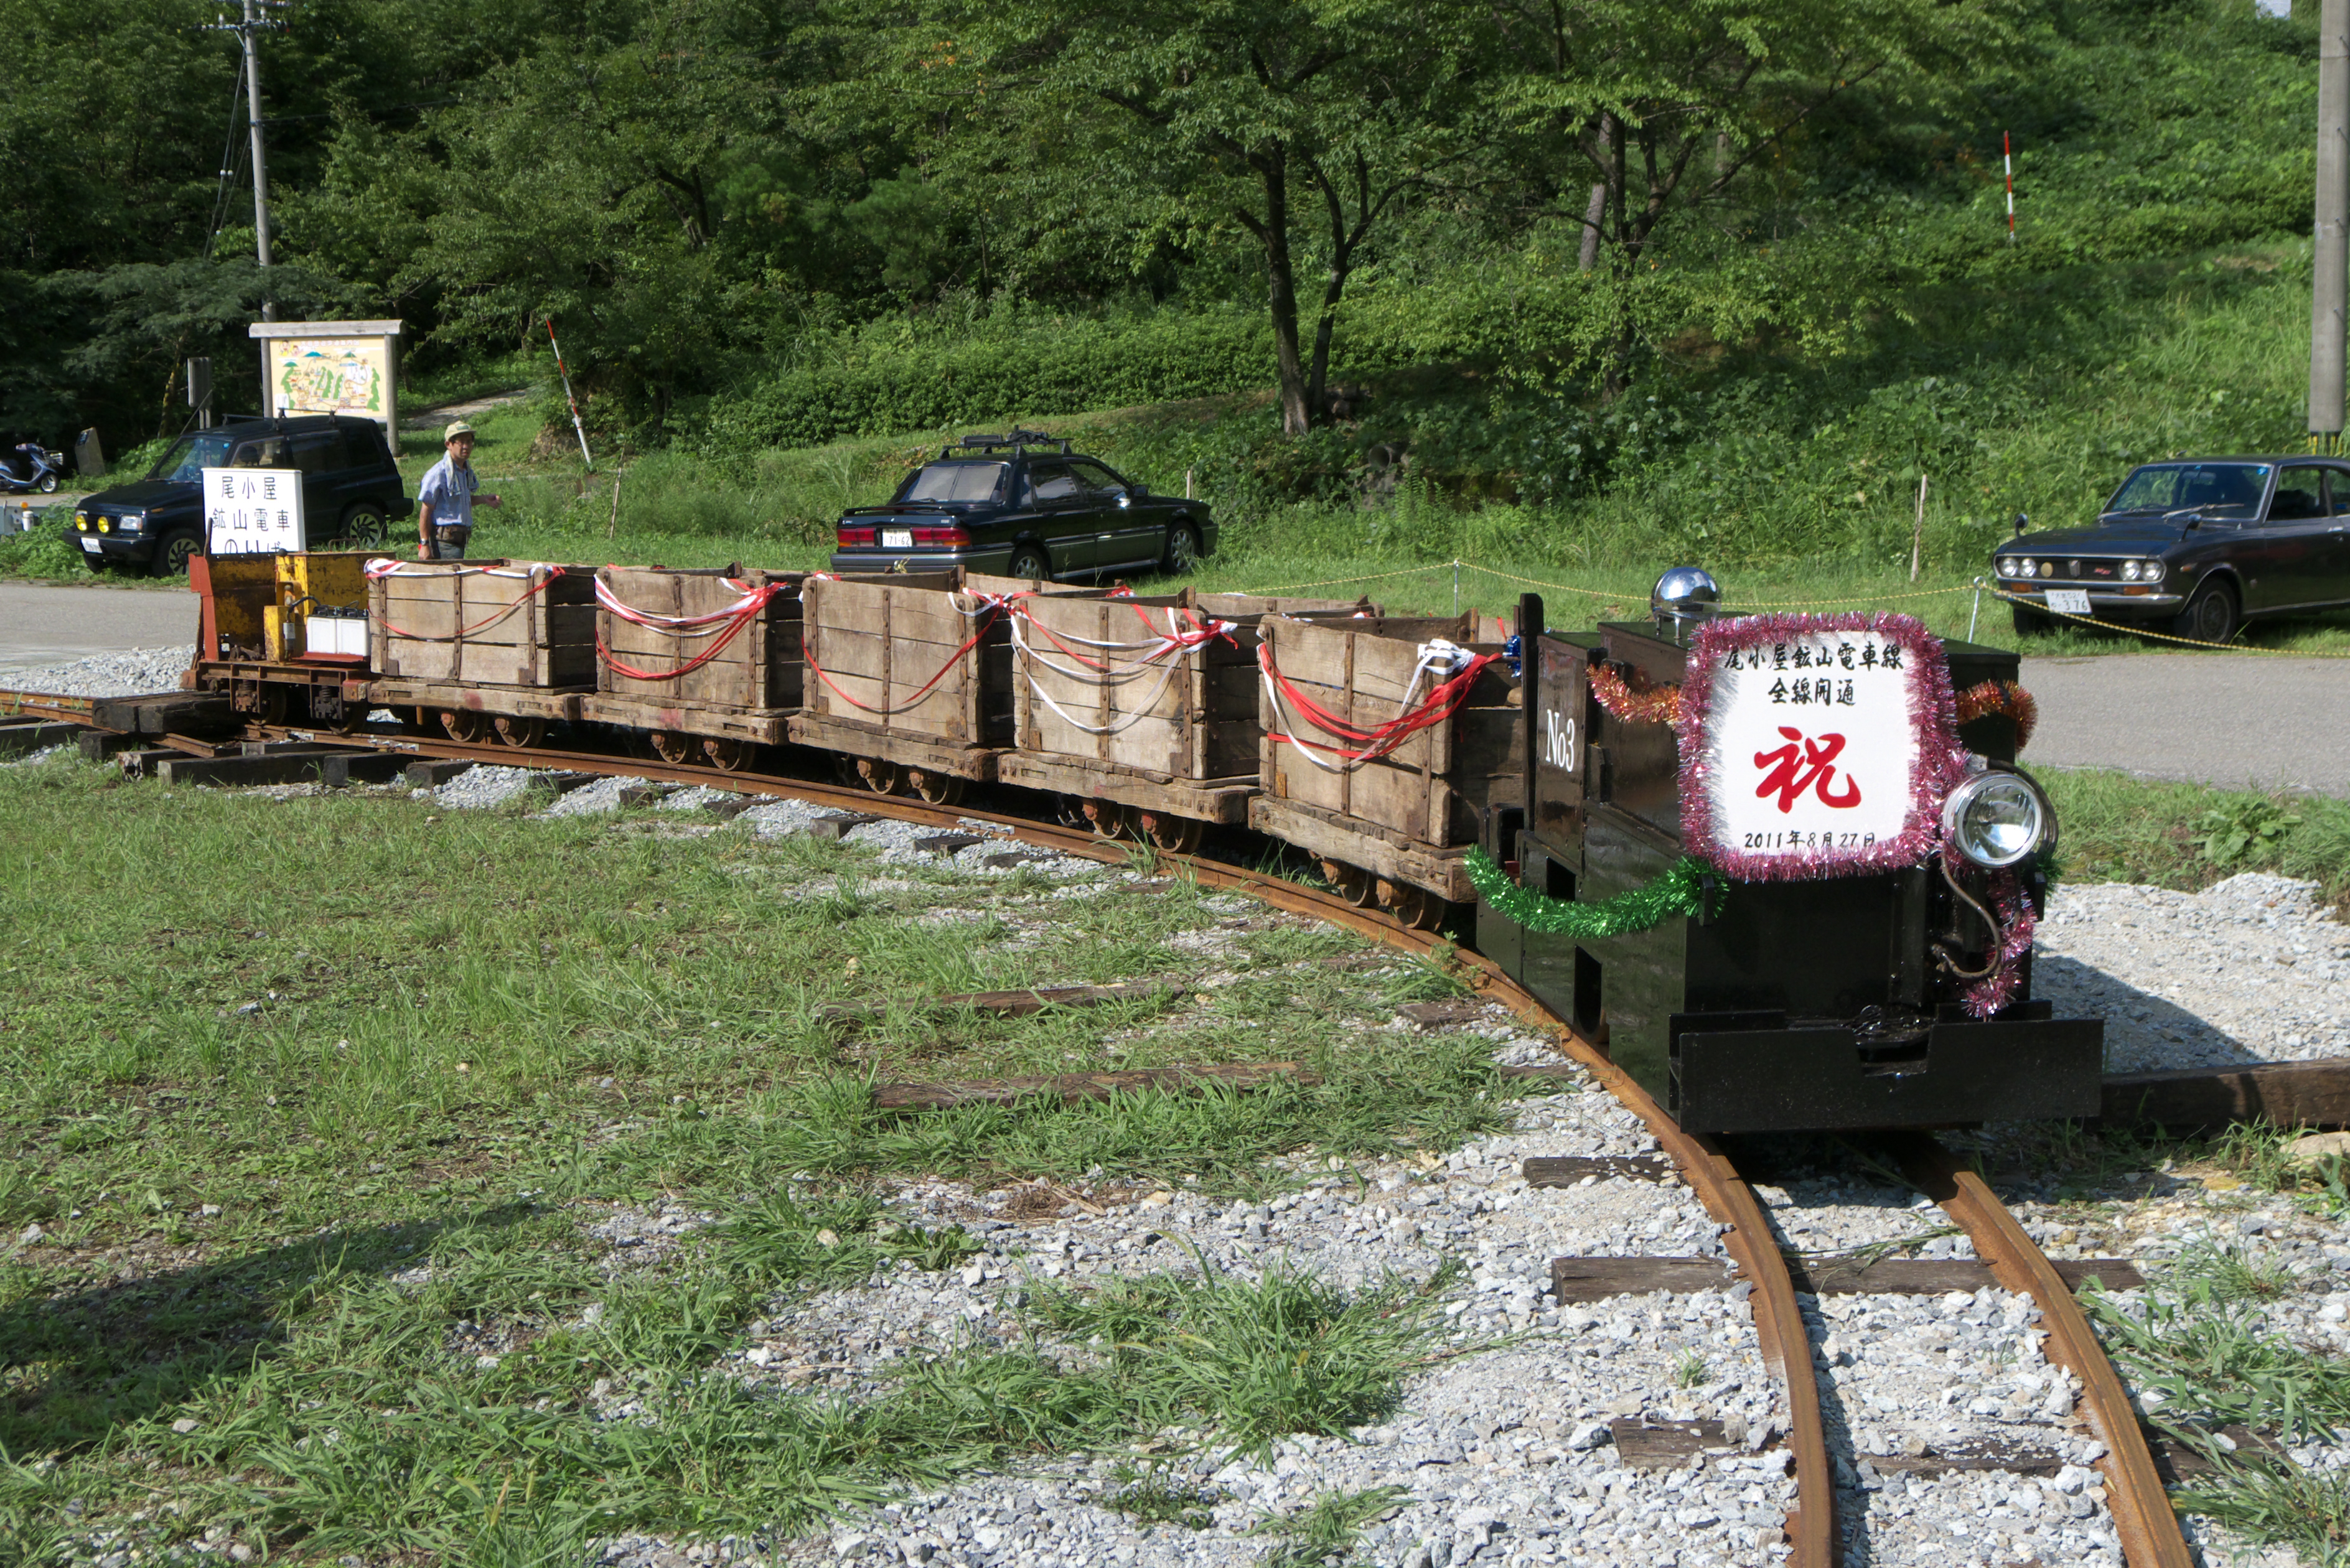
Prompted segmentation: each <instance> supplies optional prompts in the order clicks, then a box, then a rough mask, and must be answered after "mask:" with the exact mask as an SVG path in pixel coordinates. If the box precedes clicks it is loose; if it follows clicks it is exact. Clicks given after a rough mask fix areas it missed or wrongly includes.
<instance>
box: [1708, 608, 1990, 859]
mask: <svg viewBox="0 0 2350 1568" xmlns="http://www.w3.org/2000/svg"><path fill="white" fill-rule="evenodd" d="M1679 706H1680V721H1679V744H1680V756H1681V766H1680V788H1681V830H1682V833H1683V835H1684V836H1685V837H1686V839H1687V841H1688V846H1689V849H1690V853H1692V854H1694V855H1697V856H1699V857H1702V858H1703V859H1705V860H1706V861H1708V862H1710V863H1711V864H1712V865H1713V866H1715V867H1719V868H1721V870H1723V871H1726V872H1729V873H1730V874H1731V875H1732V876H1734V877H1739V878H1740V879H1742V880H1745V881H1756V882H1769V881H1784V880H1789V879H1793V878H1799V877H1833V876H1841V875H1848V874H1851V873H1856V872H1862V871H1873V870H1890V869H1894V868H1897V867H1905V866H1915V865H1917V864H1918V862H1919V861H1921V860H1923V859H1924V858H1925V857H1926V856H1927V855H1928V854H1929V853H1930V852H1931V850H1932V848H1933V846H1934V840H1935V836H1936V820H1937V817H1938V815H1939V810H1940V802H1941V797H1942V794H1943V792H1944V791H1945V790H1946V789H1947V788H1948V787H1949V785H1950V783H1951V781H1952V778H1953V775H1954V774H1955V773H1956V771H1957V770H1958V767H1959V765H1960V764H1959V763H1958V761H1957V758H1958V751H1957V745H1956V741H1955V737H1954V736H1953V735H1952V734H1951V714H1952V701H1951V694H1950V667H1949V665H1948V664H1947V663H1946V662H1945V661H1944V659H1943V657H1942V649H1941V645H1940V643H1939V641H1938V640H1937V639H1935V638H1934V637H1933V636H1932V635H1931V634H1929V632H1928V631H1927V630H1926V628H1924V627H1923V626H1921V625H1920V624H1918V621H1916V620H1915V619H1912V618H1909V617H1908V616H1888V615H1877V616H1861V615H1845V616H1822V615H1814V616H1757V617H1752V618H1745V619H1741V620H1731V621H1715V622H1713V623H1711V624H1710V625H1707V626H1705V627H1702V628H1700V629H1699V630H1698V632H1697V634H1696V636H1695V637H1694V638H1693V639H1691V642H1690V655H1689V673H1688V675H1687V677H1686V678H1685V680H1684V684H1683V686H1682V689H1681V701H1680V705H1679Z"/></svg>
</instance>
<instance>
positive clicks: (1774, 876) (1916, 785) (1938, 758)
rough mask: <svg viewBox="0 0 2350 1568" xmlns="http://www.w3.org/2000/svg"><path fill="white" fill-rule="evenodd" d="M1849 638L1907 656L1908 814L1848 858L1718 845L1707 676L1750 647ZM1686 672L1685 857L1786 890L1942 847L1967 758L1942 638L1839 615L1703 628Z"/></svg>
mask: <svg viewBox="0 0 2350 1568" xmlns="http://www.w3.org/2000/svg"><path fill="white" fill-rule="evenodd" d="M1856 631H1857V632H1868V633H1871V634H1873V635H1875V636H1877V637H1879V638H1882V639H1885V640H1886V641H1887V642H1893V643H1898V644H1899V645H1900V647H1901V648H1902V649H1903V650H1904V651H1905V652H1906V653H1908V655H1909V666H1908V683H1907V684H1908V698H1909V722H1910V723H1911V724H1912V725H1913V726H1915V728H1916V730H1917V732H1918V763H1917V767H1916V770H1915V771H1914V773H1913V774H1911V776H1910V780H1909V809H1908V813H1907V814H1906V815H1904V816H1903V819H1902V828H1901V831H1900V832H1899V833H1898V835H1896V836H1893V837H1891V838H1887V839H1886V840H1884V841H1882V842H1880V843H1877V844H1875V845H1872V846H1869V847H1868V848H1866V849H1863V850H1856V851H1835V852H1825V853H1824V852H1821V851H1818V850H1806V851H1804V852H1802V853H1799V854H1781V853H1773V854H1768V855H1758V854H1752V853H1750V852H1748V851H1747V850H1745V849H1743V848H1735V847H1732V846H1729V845H1726V844H1723V843H1721V842H1720V841H1719V840H1718V839H1717V838H1716V837H1715V836H1714V832H1713V808H1712V801H1711V792H1710V790H1709V788H1708V784H1709V780H1710V778H1711V774H1712V771H1713V769H1712V764H1711V759H1710V758H1709V757H1708V756H1707V754H1706V747H1705V718H1706V710H1707V708H1708V706H1709V705H1710V704H1711V701H1712V698H1713V678H1714V670H1715V668H1716V667H1717V666H1718V665H1719V664H1720V663H1721V661H1722V660H1723V659H1726V658H1728V657H1729V656H1730V655H1731V654H1732V653H1735V652H1743V651H1745V650H1746V649H1750V648H1755V647H1760V646H1768V645H1770V644H1772V643H1776V642H1790V641H1794V640H1795V639H1800V638H1807V637H1816V636H1819V635H1820V634H1822V633H1826V632H1856ZM1687 670H1688V673H1687V674H1686V675H1685V676H1683V678H1682V680H1681V701H1680V712H1679V716H1678V718H1677V720H1676V722H1675V724H1674V733H1675V738H1676V739H1677V740H1678V741H1679V743H1680V794H1681V840H1682V844H1683V846H1684V847H1686V848H1687V849H1688V851H1689V852H1690V854H1692V855H1695V856H1697V857H1699V858H1700V859H1702V860H1705V861H1706V862H1708V863H1709V864H1711V865H1712V866H1714V867H1717V868H1719V869H1720V870H1721V871H1723V872H1725V873H1727V874H1728V875H1730V876H1731V877H1736V878H1737V879H1739V880H1740V881H1742V882H1793V881H1814V880H1817V879H1819V878H1822V877H1849V876H1854V875H1857V874H1860V873H1864V872H1869V871H1898V870H1903V869H1906V868H1907V867H1912V866H1919V865H1923V864H1924V863H1925V861H1926V858H1927V857H1929V856H1930V855H1932V854H1933V853H1934V850H1935V848H1936V847H1937V846H1939V843H1940V841H1941V811H1942V798H1943V796H1944V795H1946V794H1949V793H1950V788H1951V786H1952V785H1954V784H1957V782H1958V781H1959V779H1960V777H1961V776H1963V774H1965V772H1966V752H1965V750H1964V749H1963V748H1962V747H1960V744H1959V735H1958V706H1957V701H1956V699H1955V697H1954V696H1953V695H1952V693H1951V691H1950V664H1949V662H1948V661H1947V660H1946V659H1944V657H1943V654H1942V643H1941V639H1939V638H1937V637H1936V636H1935V635H1934V634H1933V633H1932V632H1930V631H1928V630H1927V629H1926V627H1925V623H1924V622H1922V621H1920V620H1918V618H1917V617H1915V616H1907V615H1894V614H1890V613H1888V612H1887V611H1883V610H1874V611H1868V610H1846V611H1844V612H1841V613H1839V614H1835V615H1761V616H1746V617H1742V618H1739V619H1736V620H1717V621H1709V622H1708V623H1706V624H1705V625H1704V626H1701V627H1700V628H1698V631H1697V635H1696V636H1695V637H1694V638H1693V639H1690V652H1689V659H1688V662H1687Z"/></svg>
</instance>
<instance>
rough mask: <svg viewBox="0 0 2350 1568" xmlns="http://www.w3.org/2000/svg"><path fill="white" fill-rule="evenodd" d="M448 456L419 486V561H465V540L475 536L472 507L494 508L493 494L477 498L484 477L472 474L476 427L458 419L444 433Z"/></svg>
mask: <svg viewBox="0 0 2350 1568" xmlns="http://www.w3.org/2000/svg"><path fill="white" fill-rule="evenodd" d="M441 443H442V446H443V447H444V448H445V449H446V450H447V452H448V453H449V455H448V456H446V457H444V458H442V460H441V461H440V462H436V463H434V464H433V465H432V467H431V468H428V469H426V470H425V471H424V483H421V484H420V485H418V486H417V487H416V558H417V559H418V560H420V561H462V560H463V559H464V558H465V541H466V540H468V539H470V538H472V537H473V508H474V507H476V506H495V505H497V504H498V498H497V497H496V496H494V495H476V494H474V493H473V492H474V491H475V490H476V489H478V488H479V487H480V484H481V476H480V475H478V474H476V473H475V472H473V426H471V425H469V424H467V423H466V422H465V421H463V420H459V421H457V422H456V423H455V424H453V425H451V426H450V427H449V428H448V429H447V430H445V431H442V432H441Z"/></svg>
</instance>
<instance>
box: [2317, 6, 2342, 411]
mask: <svg viewBox="0 0 2350 1568" xmlns="http://www.w3.org/2000/svg"><path fill="white" fill-rule="evenodd" d="M2315 253H2316V254H2315V256H2314V261H2315V266H2314V271H2313V276H2312V278H2311V282H2310V309H2309V446H2310V450H2311V451H2312V452H2321V451H2327V452H2330V451H2334V450H2335V449H2337V448H2338V447H2339V446H2340V445H2341V441H2342V382H2343V350H2344V347H2345V320H2344V310H2345V305H2350V301H2345V297H2344V296H2345V290H2350V0H2324V4H2323V5H2322V6H2321V7H2320V9H2319V12H2318V23H2317V222H2316V247H2315Z"/></svg>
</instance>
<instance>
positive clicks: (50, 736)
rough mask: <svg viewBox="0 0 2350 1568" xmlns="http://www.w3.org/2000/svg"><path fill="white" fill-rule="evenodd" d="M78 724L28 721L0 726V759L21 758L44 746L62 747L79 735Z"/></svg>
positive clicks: (79, 727)
mask: <svg viewBox="0 0 2350 1568" xmlns="http://www.w3.org/2000/svg"><path fill="white" fill-rule="evenodd" d="M81 732H82V731H81V726H80V725H78V724H60V723H54V722H49V721H47V720H42V719H28V720H25V721H23V722H16V723H5V724H0V757H21V756H24V755H26V754H27V753H32V752H37V751H39V750H40V749H41V748H42V747H44V746H62V745H64V744H65V743H66V742H68V741H72V740H75V739H76V738H77V737H78V736H79V735H80V734H81Z"/></svg>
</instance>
